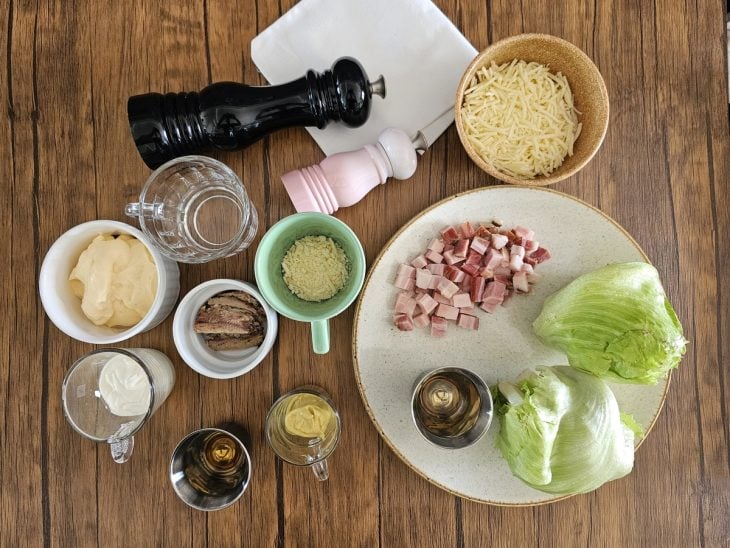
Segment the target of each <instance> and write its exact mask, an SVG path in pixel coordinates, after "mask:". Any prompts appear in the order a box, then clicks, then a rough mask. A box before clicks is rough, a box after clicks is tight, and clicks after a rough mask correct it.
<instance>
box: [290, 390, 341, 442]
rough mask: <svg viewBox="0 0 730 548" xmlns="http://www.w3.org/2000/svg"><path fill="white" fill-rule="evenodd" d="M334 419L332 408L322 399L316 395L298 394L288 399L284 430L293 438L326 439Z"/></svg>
mask: <svg viewBox="0 0 730 548" xmlns="http://www.w3.org/2000/svg"><path fill="white" fill-rule="evenodd" d="M333 419H334V412H333V411H332V408H331V407H330V406H329V404H328V403H327V402H326V401H324V400H323V399H322V398H320V397H319V396H316V395H314V394H297V395H295V396H293V397H291V398H288V401H287V405H286V410H285V415H284V428H285V429H286V431H287V432H288V433H289V434H291V435H293V436H300V437H302V438H310V439H311V438H319V439H325V436H326V434H327V431H328V430H330V429H331V428H332V421H333Z"/></svg>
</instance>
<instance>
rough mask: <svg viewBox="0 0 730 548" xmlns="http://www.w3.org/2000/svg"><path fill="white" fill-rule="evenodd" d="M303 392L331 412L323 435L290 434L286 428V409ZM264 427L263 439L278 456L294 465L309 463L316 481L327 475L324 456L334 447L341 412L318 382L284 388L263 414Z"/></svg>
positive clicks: (328, 454)
mask: <svg viewBox="0 0 730 548" xmlns="http://www.w3.org/2000/svg"><path fill="white" fill-rule="evenodd" d="M302 394H309V395H312V396H314V397H315V398H316V400H315V401H316V402H317V404H318V405H322V406H324V407H325V409H326V410H327V411H328V412H330V413H331V420H330V421H329V423H328V424H327V426H326V428H325V432H324V436H323V437H302V436H299V435H295V434H291V433H290V432H289V431H288V430H287V428H286V425H285V421H286V416H287V409H288V407H289V405H290V404H291V403H292V400H293V399H294V398H296V397H297V396H300V395H302ZM265 429H266V441H267V442H268V443H269V446H270V447H271V449H272V450H273V451H274V453H276V455H277V456H278V457H279V458H280V459H282V460H283V461H286V462H288V463H289V464H293V465H295V466H311V467H312V472H314V475H315V477H316V478H317V479H318V480H319V481H324V480H326V479H327V478H329V467H328V465H327V457H329V456H330V455H331V454H332V451H334V450H335V447H337V442H338V441H339V439H340V431H341V429H342V426H341V423H340V414H339V413H338V412H337V409H336V408H335V406H334V404H333V403H332V400H331V399H330V397H329V395H327V393H326V392H325V391H324V390H322V389H321V388H319V387H317V386H303V387H301V388H297V389H295V390H292V391H291V392H287V393H286V394H284V395H283V396H281V397H280V398H279V399H278V400H276V401H275V402H274V404H273V405H272V406H271V409H270V410H269V413H268V414H267V415H266V427H265Z"/></svg>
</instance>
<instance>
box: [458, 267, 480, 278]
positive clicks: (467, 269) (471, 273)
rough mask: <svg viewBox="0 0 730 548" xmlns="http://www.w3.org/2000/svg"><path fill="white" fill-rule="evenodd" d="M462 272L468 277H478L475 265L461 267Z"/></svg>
mask: <svg viewBox="0 0 730 548" xmlns="http://www.w3.org/2000/svg"><path fill="white" fill-rule="evenodd" d="M461 270H462V272H465V273H467V274H468V275H469V276H478V275H479V265H476V264H465V265H464V266H462V267H461Z"/></svg>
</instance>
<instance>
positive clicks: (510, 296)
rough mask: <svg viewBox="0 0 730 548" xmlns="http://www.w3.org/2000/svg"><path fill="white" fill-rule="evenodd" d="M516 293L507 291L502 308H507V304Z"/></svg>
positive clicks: (510, 290)
mask: <svg viewBox="0 0 730 548" xmlns="http://www.w3.org/2000/svg"><path fill="white" fill-rule="evenodd" d="M513 294H514V291H513V290H512V289H505V291H504V299H503V300H502V306H507V302H508V301H509V300H510V299H511V298H512V295H513Z"/></svg>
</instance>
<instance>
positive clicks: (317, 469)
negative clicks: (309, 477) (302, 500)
mask: <svg viewBox="0 0 730 548" xmlns="http://www.w3.org/2000/svg"><path fill="white" fill-rule="evenodd" d="M312 472H314V476H315V477H316V478H317V479H318V480H319V481H325V480H326V479H327V478H329V477H330V468H329V466H328V465H327V459H322V460H321V461H319V462H315V463H314V464H313V465H312Z"/></svg>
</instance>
